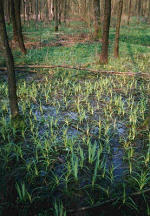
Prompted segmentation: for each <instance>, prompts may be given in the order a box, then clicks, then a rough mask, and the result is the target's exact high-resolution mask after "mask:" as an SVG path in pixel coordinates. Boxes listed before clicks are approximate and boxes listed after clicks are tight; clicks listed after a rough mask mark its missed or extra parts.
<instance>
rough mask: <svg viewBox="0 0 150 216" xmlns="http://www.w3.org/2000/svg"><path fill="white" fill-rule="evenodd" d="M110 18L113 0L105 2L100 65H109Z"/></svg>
mask: <svg viewBox="0 0 150 216" xmlns="http://www.w3.org/2000/svg"><path fill="white" fill-rule="evenodd" d="M110 18H111V0H105V5H104V23H103V36H102V52H101V55H100V63H101V64H107V63H108V44H109V27H110Z"/></svg>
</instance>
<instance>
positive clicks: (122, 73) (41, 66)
mask: <svg viewBox="0 0 150 216" xmlns="http://www.w3.org/2000/svg"><path fill="white" fill-rule="evenodd" d="M22 68H26V69H29V68H34V69H40V68H43V69H53V68H66V69H73V70H83V71H88V72H92V73H97V74H100V73H102V74H114V75H126V76H146V77H150V74H148V73H141V72H137V73H135V72H118V71H98V70H93V69H88V68H85V67H75V66H70V65H17V66H15V69H22ZM0 70H7V68H6V67H0Z"/></svg>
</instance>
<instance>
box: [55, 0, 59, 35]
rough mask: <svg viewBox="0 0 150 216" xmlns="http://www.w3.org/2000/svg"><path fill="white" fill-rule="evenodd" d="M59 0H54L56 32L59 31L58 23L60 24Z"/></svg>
mask: <svg viewBox="0 0 150 216" xmlns="http://www.w3.org/2000/svg"><path fill="white" fill-rule="evenodd" d="M58 1H59V0H55V1H54V17H55V32H57V31H58V25H59V20H58Z"/></svg>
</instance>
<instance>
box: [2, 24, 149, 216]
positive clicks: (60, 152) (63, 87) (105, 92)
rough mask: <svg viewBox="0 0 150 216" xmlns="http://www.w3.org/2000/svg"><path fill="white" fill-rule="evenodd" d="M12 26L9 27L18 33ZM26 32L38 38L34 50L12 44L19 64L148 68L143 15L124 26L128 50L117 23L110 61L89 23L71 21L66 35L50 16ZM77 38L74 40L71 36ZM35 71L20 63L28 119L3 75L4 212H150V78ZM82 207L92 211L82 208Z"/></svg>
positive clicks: (26, 215) (44, 215) (41, 215)
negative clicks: (14, 106) (12, 100)
mask: <svg viewBox="0 0 150 216" xmlns="http://www.w3.org/2000/svg"><path fill="white" fill-rule="evenodd" d="M11 31H12V30H11V26H8V32H9V33H10V34H9V35H10V39H11ZM23 32H24V35H25V42H26V43H36V42H38V43H37V44H36V45H35V44H34V45H35V47H31V48H29V49H28V53H27V55H26V56H22V55H21V54H20V51H19V50H17V49H16V50H13V54H14V57H15V63H16V64H31V65H32V64H33V65H35V64H36V65H38V64H40V65H41V64H43V65H71V66H84V67H88V68H90V69H95V70H106V71H110V70H111V71H125V72H127V71H129V72H145V73H149V67H150V60H149V59H150V58H149V57H150V54H149V51H150V47H149V44H150V43H149V42H150V41H149V38H150V37H149V36H150V33H149V32H150V31H149V27H148V25H147V24H146V23H144V22H143V23H142V22H141V23H140V24H139V25H134V23H131V25H130V26H129V27H127V26H125V25H124V26H122V28H121V36H120V58H119V59H115V58H114V57H113V42H114V36H115V29H114V28H111V31H110V43H109V45H110V46H109V51H110V58H109V64H108V65H104V66H102V65H99V63H98V60H99V53H100V51H101V43H100V42H98V41H93V40H92V38H91V37H90V36H89V33H91V31H88V29H87V28H86V26H85V25H84V24H83V23H81V22H72V23H71V24H70V25H69V26H65V25H63V26H62V27H61V28H60V31H59V32H58V34H56V33H55V32H54V25H53V23H50V24H45V25H44V24H43V23H42V22H41V23H39V24H38V28H37V29H36V28H35V25H34V23H30V26H28V25H25V26H24V27H23ZM82 37H84V38H85V41H83V40H81V39H82ZM70 38H72V42H73V43H70V44H69V43H68V44H65V43H63V42H62V41H66V42H68V41H69V40H70ZM0 61H1V63H0V64H1V65H4V61H3V59H2V57H0ZM33 72H35V73H28V72H22V71H17V72H16V75H17V94H18V102H19V110H20V114H21V121H22V124H20V123H18V124H17V121H15V124H13V123H12V121H11V120H10V109H9V102H8V88H7V77H6V75H5V74H4V75H3V76H2V75H1V76H0V215H10V214H11V215H12V214H13V215H20V216H22V215H23V216H30V215H38V216H49V215H55V216H65V215H67V216H68V215H71V216H73V215H75V214H76V215H78V214H79V213H80V214H81V215H87V216H92V215H97V211H99V212H100V215H104V216H106V215H112V212H113V214H116V215H121V216H126V215H130V216H132V215H133V216H135V215H138V216H141V215H150V205H149V203H150V200H149V188H150V183H149V182H150V181H149V180H150V166H149V164H150V163H149V162H150V132H149V128H150V120H149V108H150V104H149V103H150V82H149V81H150V80H149V77H147V78H141V77H139V76H137V77H136V76H116V75H113V76H112V75H107V74H105V75H101V74H99V73H89V72H88V71H86V70H71V69H62V68H61V69H60V68H55V69H53V70H52V69H42V68H41V69H40V70H34V71H33ZM96 206H98V207H96ZM82 207H87V211H86V210H85V211H83V212H80V211H79V212H78V213H75V212H76V211H77V210H79V209H80V208H82ZM93 207H94V208H93Z"/></svg>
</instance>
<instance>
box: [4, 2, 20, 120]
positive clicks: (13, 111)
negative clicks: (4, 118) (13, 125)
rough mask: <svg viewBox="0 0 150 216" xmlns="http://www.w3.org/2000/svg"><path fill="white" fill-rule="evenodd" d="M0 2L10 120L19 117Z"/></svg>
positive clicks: (13, 75) (12, 62) (12, 63)
mask: <svg viewBox="0 0 150 216" xmlns="http://www.w3.org/2000/svg"><path fill="white" fill-rule="evenodd" d="M2 1H3V0H0V40H1V42H2V46H3V50H4V57H5V60H6V66H7V70H8V94H9V103H10V110H11V116H12V118H15V117H17V116H18V115H19V109H18V103H17V94H16V79H15V70H14V61H13V56H12V52H11V49H10V47H9V43H8V36H7V32H6V26H5V20H4V11H3V2H2Z"/></svg>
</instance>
